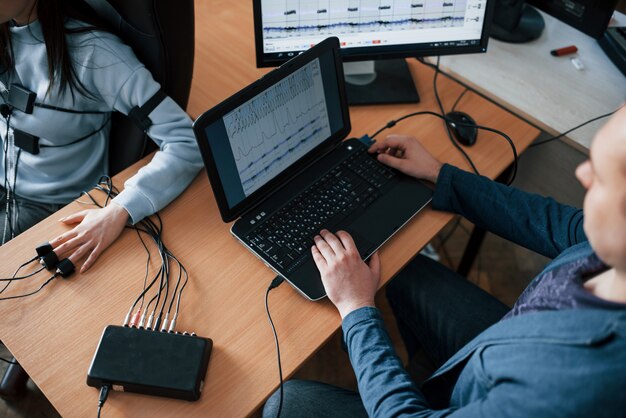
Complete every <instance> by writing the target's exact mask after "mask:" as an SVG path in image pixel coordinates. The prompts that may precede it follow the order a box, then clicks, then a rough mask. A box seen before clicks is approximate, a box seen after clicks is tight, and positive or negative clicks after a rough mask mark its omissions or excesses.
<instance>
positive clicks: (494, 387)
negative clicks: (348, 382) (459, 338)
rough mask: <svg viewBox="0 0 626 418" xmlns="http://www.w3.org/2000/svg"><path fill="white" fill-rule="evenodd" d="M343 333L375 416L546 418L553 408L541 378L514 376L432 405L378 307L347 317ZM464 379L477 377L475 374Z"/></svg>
mask: <svg viewBox="0 0 626 418" xmlns="http://www.w3.org/2000/svg"><path fill="white" fill-rule="evenodd" d="M343 333H344V338H345V341H346V345H347V346H348V353H349V355H350V361H351V363H352V367H353V369H354V372H355V373H356V377H357V382H358V386H359V393H360V395H361V399H362V401H363V405H364V407H365V410H366V411H367V414H368V415H369V416H370V417H423V418H426V417H428V418H439V417H458V418H461V417H463V418H465V417H467V418H470V417H471V418H480V417H484V418H492V417H509V416H545V415H546V412H547V411H553V410H554V406H553V405H551V404H550V403H549V402H542V401H538V400H537V398H538V396H537V395H538V393H537V387H538V386H537V384H536V382H529V381H521V380H519V379H516V378H514V377H511V378H506V379H498V380H497V381H494V382H492V383H491V384H490V385H489V387H488V388H485V389H484V390H485V391H484V393H482V392H481V394H480V396H473V397H472V399H471V400H468V402H467V403H466V404H458V405H451V406H449V407H447V408H444V409H438V410H436V409H433V408H432V407H431V406H430V405H429V403H428V400H427V399H426V397H425V396H424V394H423V393H422V392H421V391H420V390H419V389H418V388H417V386H416V385H415V383H414V382H413V381H412V380H411V378H410V377H409V375H408V374H407V373H406V371H405V370H404V367H403V366H402V362H401V361H400V359H399V358H398V356H397V355H396V353H395V352H394V349H393V346H392V344H391V341H390V339H389V335H388V334H387V332H386V330H385V327H384V323H383V320H382V317H381V315H380V311H379V310H378V309H376V308H369V307H366V308H361V309H357V310H355V311H353V312H351V313H350V314H348V315H347V316H346V317H345V318H344V320H343ZM470 373H471V371H470ZM465 378H466V379H469V380H470V381H474V380H475V376H465ZM539 387H540V386H539ZM541 390H543V389H541ZM528 399H533V400H534V401H533V402H528Z"/></svg>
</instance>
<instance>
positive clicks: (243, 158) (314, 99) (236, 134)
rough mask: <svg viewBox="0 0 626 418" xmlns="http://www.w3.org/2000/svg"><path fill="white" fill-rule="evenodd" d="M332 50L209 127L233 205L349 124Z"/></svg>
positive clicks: (221, 176)
mask: <svg viewBox="0 0 626 418" xmlns="http://www.w3.org/2000/svg"><path fill="white" fill-rule="evenodd" d="M343 115H344V112H342V109H341V101H340V85H339V82H338V80H337V71H336V64H335V61H334V57H333V54H332V50H329V52H328V53H326V54H324V55H321V56H320V57H317V58H315V59H314V60H312V61H311V62H308V63H307V64H306V65H304V66H303V67H301V68H299V69H297V70H296V71H294V72H293V73H291V74H289V75H288V76H286V77H285V78H283V79H281V80H279V81H278V82H276V83H275V84H273V85H271V86H269V87H268V88H266V89H264V90H263V91H261V92H260V93H258V94H256V95H255V96H254V97H251V98H250V99H248V100H246V101H245V102H243V103H242V104H240V105H239V106H237V107H235V108H233V109H232V110H230V111H228V112H227V113H226V114H224V116H223V117H222V118H220V119H219V120H217V121H215V122H213V123H212V124H210V125H209V126H208V127H207V128H206V138H207V139H208V142H209V147H210V148H211V154H212V156H213V160H214V162H215V166H216V169H217V173H218V175H219V178H220V182H221V185H222V189H223V191H224V195H225V198H226V201H227V203H228V206H229V207H230V208H233V207H235V206H236V205H238V204H239V203H241V202H242V201H243V200H244V199H246V198H248V197H249V196H251V195H252V194H253V193H254V192H256V191H257V190H259V189H260V188H262V187H263V186H264V185H266V184H268V183H269V182H270V181H271V180H273V179H275V178H276V177H277V176H278V175H279V174H281V173H283V172H285V170H287V169H289V168H290V167H292V166H293V165H294V164H295V163H296V162H297V161H300V160H301V159H302V158H303V157H304V156H305V155H307V154H308V153H310V152H311V151H312V150H313V149H315V148H316V147H318V146H319V145H321V144H322V143H324V142H325V141H327V140H329V139H330V138H332V137H333V135H334V134H336V133H337V132H339V131H340V130H341V129H342V128H344V126H345V122H344V120H343Z"/></svg>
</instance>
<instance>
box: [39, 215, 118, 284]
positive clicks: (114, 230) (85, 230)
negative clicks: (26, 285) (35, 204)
mask: <svg viewBox="0 0 626 418" xmlns="http://www.w3.org/2000/svg"><path fill="white" fill-rule="evenodd" d="M128 218H129V215H128V212H126V209H124V208H123V207H121V206H119V205H117V204H115V203H111V204H110V205H108V206H107V207H105V208H102V209H87V210H82V211H80V212H76V213H74V214H72V215H69V216H67V217H65V218H62V219H60V221H61V222H63V223H65V224H67V225H74V224H78V225H76V226H75V227H74V228H73V229H72V230H70V231H67V232H65V233H64V234H61V235H59V236H58V237H57V238H55V239H54V240H52V241H51V242H50V244H51V245H52V247H53V248H54V252H55V253H56V254H57V256H58V257H59V259H62V258H69V259H70V260H71V261H72V263H74V265H77V262H78V261H80V260H82V259H84V258H85V257H86V258H87V259H86V260H85V262H84V263H83V265H82V267H81V269H80V272H81V273H83V272H85V271H87V269H89V268H90V267H91V266H92V265H93V263H94V262H95V261H96V259H97V258H98V257H99V256H100V254H102V252H103V251H104V250H105V249H107V247H108V246H109V245H111V244H112V243H113V241H115V240H116V239H117V237H118V236H119V235H120V234H121V233H122V231H123V230H124V227H125V226H126V222H127V221H128Z"/></svg>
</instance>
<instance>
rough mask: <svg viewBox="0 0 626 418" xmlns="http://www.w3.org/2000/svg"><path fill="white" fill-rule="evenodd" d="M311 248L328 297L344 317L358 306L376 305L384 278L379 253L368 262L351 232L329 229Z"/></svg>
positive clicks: (321, 233) (318, 236)
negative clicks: (362, 255) (382, 277)
mask: <svg viewBox="0 0 626 418" xmlns="http://www.w3.org/2000/svg"><path fill="white" fill-rule="evenodd" d="M311 252H312V253H313V260H315V264H316V265H317V268H318V269H319V270H320V273H321V275H322V283H323V284H324V288H325V289H326V294H327V295H328V299H330V301H331V302H332V303H333V304H334V305H335V306H336V307H337V309H338V310H339V314H340V315H341V318H342V319H343V318H345V316H346V315H348V314H349V313H350V312H352V311H354V310H356V309H359V308H362V307H364V306H374V295H375V294H376V291H377V290H378V283H379V282H380V260H379V258H378V253H375V254H374V255H372V257H371V258H370V262H369V266H368V265H367V264H365V262H364V261H363V260H361V257H360V255H359V251H358V250H357V248H356V245H355V244H354V240H353V239H352V237H351V236H350V234H348V233H347V232H345V231H339V232H337V235H334V234H332V233H330V232H328V231H327V230H322V231H321V232H320V235H317V236H316V237H315V245H314V246H313V248H311Z"/></svg>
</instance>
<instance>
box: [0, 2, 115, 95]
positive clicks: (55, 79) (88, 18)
mask: <svg viewBox="0 0 626 418" xmlns="http://www.w3.org/2000/svg"><path fill="white" fill-rule="evenodd" d="M34 7H36V8H37V18H38V20H39V23H40V25H41V32H42V34H43V38H44V42H45V44H46V53H47V57H48V78H49V79H50V85H49V87H48V91H47V93H46V94H49V93H50V92H51V90H52V88H53V87H54V85H55V84H56V83H58V85H59V91H60V92H61V93H62V92H64V91H65V90H66V89H67V88H68V87H69V88H70V92H71V94H72V98H73V97H74V91H78V92H80V93H81V94H84V95H87V96H91V93H90V92H89V91H88V90H87V88H86V87H85V86H84V85H83V83H81V81H80V80H79V79H78V77H77V76H76V72H75V70H74V67H73V65H72V58H71V57H70V53H69V49H68V46H67V41H66V35H72V34H76V33H83V32H89V31H93V30H100V31H107V32H111V30H110V29H109V28H108V25H107V24H106V22H104V21H103V20H102V19H100V18H99V17H98V15H97V14H96V12H94V11H93V9H91V7H89V6H88V5H87V3H85V1H84V0H41V1H37V2H36V3H35V6H34ZM31 13H32V11H31ZM67 19H76V20H80V21H81V22H84V23H86V25H85V26H81V27H75V28H71V29H68V28H66V27H65V23H66V21H67ZM9 25H10V23H9V22H6V23H3V24H2V25H0V67H1V70H2V71H1V72H2V73H4V72H6V71H12V70H13V65H14V62H13V60H14V57H13V51H12V46H11V31H10V30H9Z"/></svg>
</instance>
